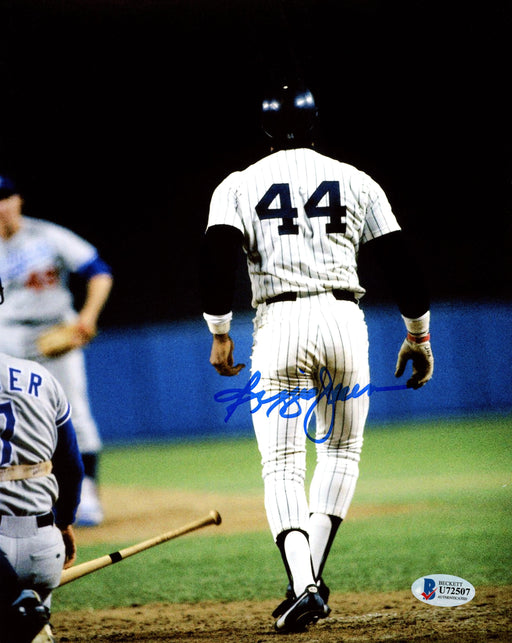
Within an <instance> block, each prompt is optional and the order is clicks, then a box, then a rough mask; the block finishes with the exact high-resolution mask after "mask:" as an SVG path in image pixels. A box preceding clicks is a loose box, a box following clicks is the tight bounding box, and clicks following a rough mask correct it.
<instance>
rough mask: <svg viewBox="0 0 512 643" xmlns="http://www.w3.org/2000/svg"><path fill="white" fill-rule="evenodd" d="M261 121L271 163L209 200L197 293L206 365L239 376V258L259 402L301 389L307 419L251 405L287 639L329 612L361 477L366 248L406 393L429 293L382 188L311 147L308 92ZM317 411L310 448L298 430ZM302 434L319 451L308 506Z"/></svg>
mask: <svg viewBox="0 0 512 643" xmlns="http://www.w3.org/2000/svg"><path fill="white" fill-rule="evenodd" d="M262 116H263V128H264V131H265V132H266V133H267V134H268V135H269V136H270V138H271V139H272V147H271V154H270V155H269V156H266V157H264V158H262V159H261V160H259V161H258V162H256V163H254V164H253V165H251V166H250V167H248V168H246V169H245V170H243V171H239V172H233V173H232V174H230V175H229V176H228V177H227V178H226V179H225V180H224V181H223V182H222V183H221V184H220V185H219V186H218V187H217V189H216V190H215V191H214V194H213V196H212V199H211V204H210V213H209V219H208V226H207V231H206V235H205V239H204V248H203V259H202V263H203V268H202V277H201V285H202V289H203V292H202V300H203V310H204V317H205V319H206V321H207V323H208V326H209V329H210V331H211V332H212V334H213V345H212V350H211V356H210V362H211V364H212V365H213V366H214V367H215V369H216V370H217V371H218V372H219V373H220V374H221V375H226V376H231V375H236V374H237V373H239V372H240V370H241V368H243V365H242V364H236V365H235V364H234V360H233V342H232V340H231V338H230V336H229V330H230V320H231V318H232V312H231V307H232V299H233V291H234V279H235V270H236V258H237V255H238V252H239V249H240V248H243V250H244V252H245V254H246V256H247V266H248V271H249V276H250V279H251V287H252V305H253V306H254V308H256V316H255V318H254V343H253V350H252V356H251V361H252V365H251V378H258V387H257V388H258V391H263V392H264V393H265V397H266V398H270V399H272V398H274V399H275V400H282V401H284V400H286V399H290V398H293V396H294V395H295V396H296V395H297V394H298V392H300V391H302V392H303V395H302V399H301V406H302V408H303V412H302V413H298V412H292V411H297V406H296V405H294V406H293V408H290V407H289V408H288V412H285V410H284V409H283V408H281V409H279V408H275V407H277V406H278V403H277V402H276V404H274V408H273V409H272V408H271V407H269V406H268V405H267V407H266V408H258V405H259V406H261V397H258V396H253V398H252V402H251V404H252V407H251V410H252V420H253V424H254V430H255V434H256V438H257V442H258V447H259V450H260V453H261V458H262V466H263V480H264V487H265V508H266V513H267V517H268V521H269V525H270V529H271V532H272V535H273V537H274V539H275V542H276V544H277V546H278V547H279V550H280V552H281V556H282V559H283V563H284V566H285V569H286V572H287V574H288V579H289V586H288V590H287V595H286V599H285V600H284V601H283V603H281V605H279V606H278V607H277V608H276V610H274V613H273V615H274V616H275V617H276V618H277V620H276V622H275V627H276V629H277V630H278V631H281V632H290V631H300V630H303V629H305V628H306V627H307V626H308V625H309V624H310V623H314V622H316V621H317V620H318V619H319V618H323V617H325V616H327V615H328V614H329V612H330V608H329V607H328V605H327V600H328V596H329V589H328V588H327V586H326V585H325V583H324V582H323V580H322V573H323V570H324V566H325V563H326V560H327V556H328V554H329V551H330V548H331V545H332V543H333V540H334V538H335V535H336V533H337V530H338V527H339V526H340V524H341V522H342V520H343V519H344V518H345V516H346V514H347V511H348V509H349V506H350V503H351V500H352V497H353V494H354V490H355V486H356V481H357V478H358V472H359V459H360V453H361V449H362V444H363V431H364V426H365V422H366V417H367V413H368V406H369V395H368V386H369V384H370V374H369V365H368V333H367V327H366V323H365V319H364V314H363V311H362V310H361V308H360V307H359V300H360V299H361V297H362V296H363V295H364V293H365V290H364V288H363V287H362V285H361V284H360V282H359V278H358V265H357V261H358V252H359V248H360V246H361V244H365V243H366V244H368V248H369V249H371V250H373V253H374V257H375V258H376V260H377V261H378V263H379V264H380V269H381V271H382V274H383V275H384V276H386V277H387V278H388V280H389V282H390V284H391V286H392V288H393V291H394V293H395V294H396V300H397V304H398V308H399V310H400V312H401V313H402V316H403V322H404V323H405V330H406V333H407V335H406V339H405V340H404V342H403V345H402V347H401V349H400V351H399V356H398V362H397V366H396V373H395V374H396V375H397V376H400V375H402V374H403V373H404V370H405V367H406V364H407V362H408V361H409V360H411V361H412V375H411V376H410V378H409V380H408V382H407V385H408V386H409V387H412V388H419V387H421V386H423V385H424V384H425V383H426V382H427V381H428V380H429V379H430V378H431V376H432V372H433V357H432V351H431V347H430V341H429V340H430V335H429V320H430V311H429V309H430V303H429V298H428V294H427V292H426V288H425V286H424V283H423V281H422V279H421V274H420V270H419V269H418V267H417V262H416V261H415V260H414V253H413V252H411V251H410V249H409V248H408V247H407V244H406V242H405V240H404V237H403V233H402V231H401V229H400V226H399V224H398V222H397V220H396V218H395V215H394V214H393V212H392V210H391V207H390V204H389V202H388V200H387V198H386V195H385V194H384V192H383V190H382V188H381V187H380V186H379V185H378V184H377V183H376V182H375V181H374V180H373V179H371V178H370V177H369V176H368V175H367V174H365V173H364V172H361V171H360V170H358V169H356V168H355V167H352V166H350V165H347V164H346V163H341V162H339V161H337V160H335V159H332V158H329V157H327V156H325V155H323V154H320V153H319V152H318V151H315V150H314V149H313V143H312V141H313V132H312V129H313V126H314V123H315V119H316V116H317V108H316V104H315V100H314V98H313V95H312V94H311V92H310V91H308V90H307V89H305V88H303V87H283V88H281V89H280V90H279V91H277V92H276V93H274V94H272V95H269V96H268V98H267V99H266V100H265V101H264V102H263V114H262ZM365 390H366V391H367V393H366V394H365V393H364V391H365ZM311 391H312V392H314V393H315V396H314V397H312V396H308V394H307V392H311ZM362 392H363V393H362ZM313 407H314V411H315V413H314V415H315V419H316V432H315V433H314V435H315V437H314V438H312V437H311V436H312V431H310V430H308V426H307V424H306V423H305V418H309V417H310V415H313V414H312V413H310V410H312V409H313ZM308 437H309V438H311V439H313V440H314V442H315V445H316V451H317V464H316V467H315V471H314V475H313V478H312V483H311V487H310V490H309V499H308V497H307V494H306V491H305V485H304V480H305V474H306V439H307V438H308Z"/></svg>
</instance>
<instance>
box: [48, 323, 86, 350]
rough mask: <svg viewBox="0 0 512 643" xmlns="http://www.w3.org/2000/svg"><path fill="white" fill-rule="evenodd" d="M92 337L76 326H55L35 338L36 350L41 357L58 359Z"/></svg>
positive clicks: (64, 324)
mask: <svg viewBox="0 0 512 643" xmlns="http://www.w3.org/2000/svg"><path fill="white" fill-rule="evenodd" d="M94 336H95V334H94V335H91V334H90V333H87V332H85V331H84V330H83V329H82V328H81V327H80V326H78V325H77V324H66V323H63V324H55V326H52V327H51V328H48V329H47V330H45V331H44V332H42V333H41V334H40V335H39V337H38V338H37V341H36V343H37V348H38V350H39V352H40V353H41V355H44V356H45V357H60V356H61V355H65V354H66V353H69V351H72V350H73V349H75V348H80V347H81V346H83V345H84V344H86V343H87V342H88V341H90V340H91V339H92V338H93V337H94Z"/></svg>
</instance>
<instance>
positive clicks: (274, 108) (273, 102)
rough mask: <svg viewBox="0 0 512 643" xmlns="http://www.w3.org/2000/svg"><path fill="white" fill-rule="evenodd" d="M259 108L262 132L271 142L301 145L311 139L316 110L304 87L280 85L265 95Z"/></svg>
mask: <svg viewBox="0 0 512 643" xmlns="http://www.w3.org/2000/svg"><path fill="white" fill-rule="evenodd" d="M261 107H262V126H263V131H264V132H265V134H267V136H269V137H270V138H271V139H273V140H274V141H276V142H278V143H288V144H294V143H301V144H302V143H305V142H306V141H308V139H309V138H311V130H312V129H313V126H314V124H315V120H316V117H317V113H318V110H317V107H316V103H315V99H314V98H313V94H312V93H311V92H310V90H309V89H307V88H306V87H304V86H302V85H284V86H282V87H280V88H279V89H278V90H277V91H275V92H271V93H270V94H268V95H267V98H265V99H264V100H263V102H262V106H261ZM308 142H311V141H308Z"/></svg>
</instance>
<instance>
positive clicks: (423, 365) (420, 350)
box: [395, 337, 434, 389]
mask: <svg viewBox="0 0 512 643" xmlns="http://www.w3.org/2000/svg"><path fill="white" fill-rule="evenodd" d="M409 360H411V361H412V376H411V377H410V378H409V379H408V380H407V386H408V388H413V389H418V388H421V387H422V386H423V385H424V384H426V383H427V382H428V381H429V380H430V379H431V377H432V374H433V373H434V356H433V354H432V347H431V346H430V342H429V341H423V342H421V343H417V342H414V341H411V340H410V339H409V338H408V337H406V338H405V339H404V341H403V344H402V346H401V348H400V351H399V353H398V359H397V362H396V370H395V377H401V376H402V375H403V374H404V371H405V367H406V365H407V362H408V361H409Z"/></svg>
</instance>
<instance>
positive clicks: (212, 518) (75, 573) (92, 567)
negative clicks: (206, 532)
mask: <svg viewBox="0 0 512 643" xmlns="http://www.w3.org/2000/svg"><path fill="white" fill-rule="evenodd" d="M220 523H221V517H220V514H219V512H218V511H213V510H212V511H210V513H209V514H208V516H206V517H205V518H201V519H200V520H196V521H195V522H191V523H189V524H188V525H185V526H184V527H180V528H179V529H175V530H174V531H168V532H166V533H164V534H160V535H159V536H154V537H153V538H150V539H149V540H143V541H142V542H140V543H136V544H135V545H131V546H130V547H126V548H125V549H120V550H119V551H116V552H113V553H112V554H106V555H105V556H100V557H99V558H94V559H93V560H88V561H86V562H85V563H81V564H80V565H74V566H73V567H70V568H69V569H63V570H62V576H61V578H60V584H59V587H62V585H66V584H67V583H70V582H71V581H73V580H76V579H77V578H81V577H82V576H85V575H86V574H91V573H92V572H95V571H97V570H98V569H101V568H102V567H107V566H108V565H113V564H114V563H118V562H119V561H120V560H124V559H125V558H128V556H133V555H134V554H138V553H139V552H141V551H144V550H145V549H149V548H150V547H154V546H155V545H160V543H165V542H167V541H168V540H172V539H173V538H177V537H178V536H183V535H184V534H188V533H190V532H191V531H195V530H196V529H201V528H202V527H206V526H207V525H220Z"/></svg>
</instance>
